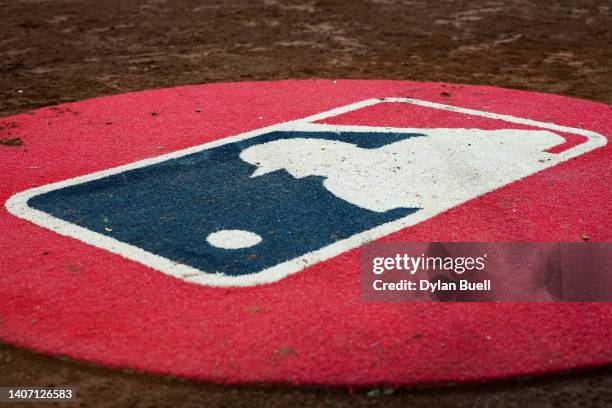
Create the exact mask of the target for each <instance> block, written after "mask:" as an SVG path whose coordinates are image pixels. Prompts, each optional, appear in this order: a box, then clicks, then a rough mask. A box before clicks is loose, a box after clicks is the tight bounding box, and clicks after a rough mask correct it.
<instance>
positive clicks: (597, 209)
mask: <svg viewBox="0 0 612 408" xmlns="http://www.w3.org/2000/svg"><path fill="white" fill-rule="evenodd" d="M442 92H448V93H450V96H442V95H441V93H442ZM391 96H399V97H410V98H416V99H424V100H429V101H434V102H442V103H447V104H451V105H456V106H461V107H468V108H473V109H480V110H485V111H489V112H495V113H502V114H510V115H515V116H519V117H524V118H529V119H534V120H539V121H544V122H552V123H556V124H559V125H565V126H571V127H578V128H582V129H586V130H591V131H595V132H598V133H601V134H603V135H605V136H607V137H609V129H610V128H611V127H612V126H611V125H612V108H611V107H610V106H607V105H602V104H596V103H591V102H586V101H579V100H575V99H569V98H564V97H558V96H553V95H543V94H534V93H526V92H519V91H510V90H503V89H499V88H489V87H476V86H464V87H462V86H453V85H440V84H425V83H411V82H391V81H337V82H332V81H284V82H273V83H236V84H214V85H204V86H191V87H181V88H173V89H164V90H157V91H147V92H141V93H133V94H125V95H118V96H113V97H107V98H99V99H93V100H88V101H84V102H79V103H74V104H67V105H62V106H60V107H57V108H48V109H41V110H39V111H36V112H35V113H33V114H23V115H18V116H14V117H10V118H4V119H2V120H1V121H0V124H2V125H7V124H11V123H14V125H11V127H12V129H10V132H11V136H10V137H19V138H21V139H22V140H23V142H24V146H22V147H7V146H0V157H1V158H2V159H1V161H0V202H2V203H4V202H5V201H6V200H7V199H8V198H9V197H10V196H11V195H13V194H15V193H17V192H19V191H23V190H25V189H28V188H31V187H33V186H36V185H44V184H47V183H51V182H56V181H61V180H64V179H67V178H70V177H75V176H79V175H83V174H87V173H90V172H94V171H98V170H103V169H106V168H109V167H114V166H117V165H120V164H126V163H129V162H133V161H136V160H140V159H144V158H147V157H153V156H156V155H159V154H161V153H167V152H170V151H174V150H178V149H181V148H185V147H189V146H193V145H197V144H202V143H204V142H207V141H211V140H215V139H218V138H222V137H227V136H231V135H234V134H237V133H241V132H245V131H248V130H252V129H256V128H260V127H263V126H267V125H271V124H274V123H278V122H284V121H287V120H291V119H298V118H301V117H305V116H308V115H312V114H315V113H318V112H321V111H325V110H328V109H332V108H335V107H338V106H342V105H346V104H349V103H352V102H356V101H360V100H363V99H368V98H372V97H391ZM196 109H202V111H201V112H196ZM151 112H155V113H157V115H152V114H151ZM365 116H366V119H367V118H369V119H367V122H368V123H363V124H371V125H376V124H378V123H376V121H377V120H378V116H377V115H375V114H371V115H365ZM419 117H420V116H419V115H415V116H414V120H415V121H418V120H419ZM338 120H340V119H338ZM111 122H112V123H111ZM421 122H422V123H421V125H424V126H425V125H426V126H431V127H442V126H440V125H439V124H431V123H430V122H431V120H430V119H426V118H423V117H421ZM415 123H416V122H415ZM397 125H399V124H397ZM413 126H414V125H413ZM417 126H418V125H417ZM6 131H7V130H5V131H4V132H6ZM0 135H1V136H2V137H6V136H5V134H4V133H3V134H0ZM567 143H568V144H570V145H571V144H574V143H580V140H577V141H576V140H571V138H569V139H568V142H567ZM611 148H612V147H611V145H610V144H608V145H606V146H605V147H603V148H599V149H596V150H594V151H592V152H589V153H587V154H585V155H583V156H580V157H578V158H575V159H572V160H570V161H568V162H565V163H562V164H560V165H557V166H555V167H553V168H550V169H547V170H544V171H542V172H540V173H537V174H535V175H532V176H530V177H528V178H526V179H523V180H521V181H519V182H516V183H514V184H511V185H508V186H506V187H503V188H501V189H499V190H496V191H494V192H492V193H489V194H486V195H484V196H481V197H479V198H477V199H474V200H472V201H470V202H468V203H466V204H464V205H461V206H459V207H456V208H454V209H452V210H449V211H447V212H445V213H442V214H440V215H438V216H437V217H434V218H432V219H430V220H428V221H425V222H423V223H421V224H418V225H416V226H413V227H410V228H407V229H405V230H402V231H400V232H398V233H395V234H393V235H392V236H388V237H385V238H384V239H385V240H397V241H408V240H410V241H419V240H420V241H577V240H580V237H581V236H582V235H584V234H586V235H588V236H589V238H590V239H591V240H592V241H611V240H612V200H610V196H611V195H612V194H611V189H610V186H611V185H612V166H611V161H610V159H611V157H612V156H611V151H610V149H611ZM0 251H1V253H2V256H1V258H0V338H1V339H2V340H3V341H7V342H9V343H12V344H16V345H19V346H25V347H29V348H32V349H35V350H37V351H40V352H44V353H48V354H54V355H67V356H69V357H72V358H76V359H83V360H87V361H91V362H95V363H99V364H103V365H107V366H113V367H129V368H133V369H138V370H143V371H148V372H153V373H164V374H172V375H178V376H185V377H190V378H196V379H200V380H206V381H215V382H224V383H241V382H285V383H298V384H306V383H308V384H330V385H367V384H373V383H381V382H384V383H392V384H416V383H423V382H440V381H471V380H483V379H493V378H502V377H507V376H513V375H521V374H528V373H531V374H533V373H545V372H551V371H556V370H565V369H569V368H576V367H586V366H594V365H601V364H607V363H612V305H610V304H608V303H591V304H561V303H557V304H553V303H551V304H512V303H504V304H493V303H488V304H432V303H430V304H414V303H389V304H386V303H385V304H383V303H379V304H364V303H362V302H361V300H360V294H359V289H360V283H359V277H360V275H359V251H358V250H352V251H349V252H346V253H344V254H342V255H340V256H338V257H336V258H333V259H331V260H328V261H325V262H322V263H320V264H317V265H315V266H313V267H310V268H308V269H307V270H304V271H302V272H299V273H297V274H294V275H291V276H289V277H288V278H286V279H283V280H281V281H279V282H277V283H274V284H269V285H264V286H258V287H251V288H230V289H227V288H224V289H223V288H222V289H220V288H210V287H203V286H198V285H194V284H189V283H185V282H183V281H180V280H178V279H175V278H172V277H169V276H166V275H164V274H162V273H159V272H157V271H155V270H152V269H149V268H147V267H145V266H142V265H140V264H138V263H136V262H132V261H128V260H125V259H123V258H121V257H119V256H117V255H113V254H111V253H108V252H106V251H104V250H101V249H96V248H93V247H91V246H88V245H86V244H83V243H81V242H79V241H76V240H73V239H70V238H66V237H62V236H59V235H57V234H55V233H53V232H50V231H48V230H45V229H43V228H40V227H38V226H35V225H33V224H31V223H29V222H27V221H23V220H20V219H17V218H15V217H13V216H11V215H9V213H8V212H7V211H6V210H5V209H4V208H3V207H2V208H1V209H0Z"/></svg>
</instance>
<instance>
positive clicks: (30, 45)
mask: <svg viewBox="0 0 612 408" xmlns="http://www.w3.org/2000/svg"><path fill="white" fill-rule="evenodd" d="M610 44H612V2H610V1H577V0H576V1H560V0H541V1H526V0H508V1H477V0H473V1H467V0H457V1H428V0H422V1H416V0H415V1H394V0H371V1H358V0H352V1H333V0H318V1H293V2H290V1H282V2H281V1H275V0H265V1H254V0H244V1H232V2H215V1H195V0H193V1H192V0H148V1H135V0H134V1H129V2H128V1H119V0H96V1H83V0H72V1H69V0H0V117H4V116H8V115H10V114H14V113H19V112H24V111H27V110H30V109H34V108H37V107H42V106H47V105H54V104H57V103H62V102H68V101H77V100H82V99H85V98H91V97H95V96H100V95H110V94H115V93H122V92H128V91H134V90H141V89H148V88H160V87H168V86H175V85H184V84H195V83H206V82H220V81H244V80H270V79H285V78H377V79H404V80H420V81H445V82H455V83H469V84H487V85H497V86H503V87H507V88H517V89H529V90H535V91H542V92H551V93H557V94H562V95H569V96H576V97H580V98H584V99H590V100H595V101H602V102H607V103H610V102H611V101H612V92H611V91H612V70H611V69H610V64H611V61H612V47H610ZM2 148H10V146H9V147H5V146H0V149H2ZM0 155H1V151H0ZM0 290H1V288H0ZM0 385H7V386H8V385H40V386H43V385H57V386H59V385H72V386H75V387H76V388H77V393H78V396H79V399H80V401H81V405H82V406H119V407H128V406H130V407H132V406H138V407H144V406H157V407H162V406H169V407H170V406H175V405H177V402H180V403H181V405H185V406H295V405H299V406H332V407H340V406H383V405H384V406H404V405H410V406H415V407H421V406H422V407H434V406H435V407H438V406H457V407H459V406H500V405H503V406H525V405H527V406H543V407H544V406H546V407H548V406H563V405H567V406H584V407H586V406H605V405H608V406H609V405H610V404H612V368H610V367H607V368H606V367H605V368H600V369H597V370H592V371H587V372H579V373H573V374H564V375H557V376H552V377H547V378H540V379H523V380H520V381H516V380H512V381H507V382H498V383H492V384H486V385H483V384H481V385H467V386H457V385H447V386H444V387H427V388H419V389H408V390H396V391H395V392H394V393H393V395H389V396H384V397H372V396H368V395H367V393H368V390H357V391H355V394H354V395H352V393H351V392H350V390H347V389H315V388H311V389H294V388H289V387H254V386H252V387H224V386H215V385H202V384H197V383H193V382H187V381H182V380H177V379H170V378H161V377H155V378H154V377H150V376H147V375H143V374H137V373H130V372H117V371H111V370H107V369H102V368H98V367H93V366H91V365H86V364H82V363H77V362H72V361H67V360H65V359H57V358H50V357H42V356H38V355H36V354H33V353H31V352H28V351H23V350H19V349H15V348H13V347H10V346H7V345H0ZM21 406H25V405H21ZM71 406H74V404H71Z"/></svg>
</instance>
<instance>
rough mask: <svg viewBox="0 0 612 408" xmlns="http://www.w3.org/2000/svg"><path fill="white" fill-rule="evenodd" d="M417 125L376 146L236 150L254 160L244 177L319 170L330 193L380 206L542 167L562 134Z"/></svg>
mask: <svg viewBox="0 0 612 408" xmlns="http://www.w3.org/2000/svg"><path fill="white" fill-rule="evenodd" d="M422 133H423V134H425V136H415V137H411V138H409V139H406V140H402V141H399V142H395V143H391V144H388V145H386V146H383V147H380V148H377V149H364V148H360V147H358V146H356V145H353V144H351V143H345V142H339V141H333V140H326V139H310V138H294V139H281V140H275V141H271V142H267V143H263V144H260V145H255V146H252V147H249V148H247V149H245V150H244V151H243V152H242V153H241V154H240V158H241V159H242V160H244V161H246V162H248V163H250V164H253V165H256V166H257V169H256V170H255V172H254V173H253V174H252V176H251V177H257V176H260V175H263V174H267V173H270V172H272V171H277V170H281V169H283V170H286V171H287V172H289V174H291V175H292V176H293V177H295V178H298V179H299V178H302V177H306V176H322V177H324V178H325V180H324V182H323V185H324V187H325V188H326V189H327V190H329V191H330V192H331V193H333V194H334V195H335V196H336V197H338V198H341V199H343V200H345V201H348V202H349V203H352V204H354V205H356V206H359V207H361V208H365V209H368V210H371V211H376V212H384V211H388V210H391V209H395V208H414V207H417V208H425V207H427V206H428V204H429V206H431V204H432V203H437V204H447V203H448V204H453V203H460V202H463V201H466V200H468V199H470V198H473V197H475V196H477V195H480V194H483V193H486V192H488V191H491V190H492V189H494V188H497V187H498V186H501V185H505V184H507V183H509V182H511V181H513V180H516V179H517V178H521V177H525V176H528V175H530V174H533V173H535V172H536V171H538V170H541V169H544V168H546V167H547V165H546V162H547V161H548V160H550V159H551V158H552V157H553V156H554V154H551V153H547V152H545V151H544V150H546V149H549V148H551V147H553V146H556V145H558V144H561V143H563V142H564V139H563V138H562V137H561V136H559V135H557V134H555V133H553V132H549V131H540V130H537V131H536V130H516V129H502V130H480V129H422ZM368 137H370V136H368ZM373 137H375V136H373ZM517 176H518V177H517Z"/></svg>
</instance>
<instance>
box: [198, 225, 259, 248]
mask: <svg viewBox="0 0 612 408" xmlns="http://www.w3.org/2000/svg"><path fill="white" fill-rule="evenodd" d="M206 241H207V242H208V243H209V244H210V245H212V246H214V247H217V248H222V249H242V248H249V247H252V246H254V245H257V244H259V243H260V242H261V237H260V236H259V235H257V234H255V233H254V232H250V231H245V230H238V229H232V230H221V231H216V232H213V233H212V234H210V235H208V237H206Z"/></svg>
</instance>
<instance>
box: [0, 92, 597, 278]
mask: <svg viewBox="0 0 612 408" xmlns="http://www.w3.org/2000/svg"><path fill="white" fill-rule="evenodd" d="M417 111H418V113H419V114H418V115H417V114H415V112H417ZM605 144H606V139H605V138H604V137H603V136H601V135H599V134H597V133H594V132H590V131H585V130H581V129H576V128H570V127H565V126H558V125H554V124H549V123H544V122H538V121H534V120H529V119H523V118H518V117H513V116H507V115H500V114H494V113H488V112H484V111H477V110H472V109H464V108H458V107H455V106H449V105H443V104H439V103H433V102H428V101H423V100H415V99H408V98H386V99H368V100H365V101H361V102H357V103H354V104H350V105H348V106H342V107H338V108H336V109H332V110H330V111H327V112H322V113H319V114H316V115H313V116H309V117H306V118H303V119H300V120H294V121H290V122H285V123H280V124H277V125H273V126H269V127H266V128H262V129H258V130H254V131H251V132H247V133H243V134H239V135H236V136H232V137H228V138H224V139H220V140H216V141H214V142H211V143H206V144H203V145H200V146H195V147H191V148H188V149H185V150H181V151H176V152H173V153H170V154H165V155H162V156H158V157H155V158H152V159H147V160H142V161H139V162H136V163H131V164H128V165H124V166H120V167H116V168H112V169H108V170H104V171H100V172H97V173H93V174H88V175H85V176H81V177H77V178H73V179H69V180H65V181H61V182H58V183H53V184H49V185H45V186H42V187H36V188H33V189H30V190H26V191H24V192H21V193H18V194H16V195H14V196H13V197H11V198H10V199H9V201H7V204H6V207H7V209H8V210H9V211H10V212H11V213H12V214H14V215H16V216H18V217H21V218H24V219H27V220H30V221H32V222H34V223H35V224H38V225H40V226H42V227H45V228H48V229H50V230H53V231H55V232H57V233H59V234H62V235H65V236H70V237H73V238H75V239H78V240H81V241H83V242H85V243H88V244H90V245H94V246H96V247H99V248H103V249H105V250H108V251H110V252H113V253H116V254H119V255H121V256H123V257H125V258H128V259H131V260H134V261H137V262H140V263H142V264H144V265H147V266H149V267H151V268H153V269H156V270H158V271H160V272H163V273H166V274H168V275H171V276H174V277H177V278H179V279H182V280H185V281H188V282H192V283H197V284H202V285H210V286H251V285H256V284H262V283H271V282H275V281H278V280H279V279H282V278H283V277H286V276H288V275H290V274H292V273H295V272H298V271H301V270H303V269H304V268H306V267H308V266H310V265H313V264H315V263H317V262H320V261H323V260H326V259H329V258H332V257H334V256H336V255H338V254H340V253H342V252H345V251H347V250H349V249H352V248H355V247H359V246H361V245H363V244H365V243H367V242H370V241H373V240H376V239H378V238H381V237H383V236H385V235H388V234H390V233H393V232H396V231H399V230H401V229H403V228H406V227H409V226H411V225H414V224H417V223H419V222H421V221H424V220H426V219H428V218H431V217H434V216H436V215H437V214H439V213H441V212H443V211H445V210H447V209H449V208H452V207H455V206H458V205H461V204H462V203H465V202H466V201H468V200H471V199H473V198H475V197H478V196H480V195H482V194H486V193H488V192H490V191H492V190H495V189H497V188H500V187H502V186H505V185H507V184H510V183H513V182H516V181H518V180H520V179H522V178H524V177H527V176H530V175H532V174H534V173H537V172H539V171H541V170H544V169H547V168H550V167H553V166H555V165H557V164H559V163H561V162H564V161H567V160H569V159H571V158H574V157H577V156H579V155H582V154H585V153H587V152H589V151H591V150H593V149H596V148H598V147H601V146H603V145H605Z"/></svg>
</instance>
